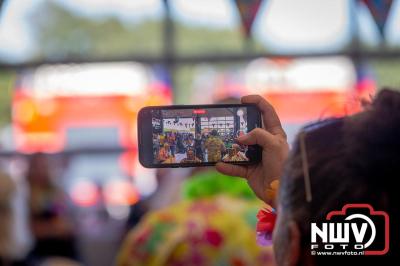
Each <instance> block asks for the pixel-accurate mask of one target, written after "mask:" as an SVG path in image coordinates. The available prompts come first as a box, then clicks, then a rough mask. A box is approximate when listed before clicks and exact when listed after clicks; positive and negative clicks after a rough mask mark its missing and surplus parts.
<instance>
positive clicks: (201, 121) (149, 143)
mask: <svg viewBox="0 0 400 266" xmlns="http://www.w3.org/2000/svg"><path fill="white" fill-rule="evenodd" d="M260 126H261V113H260V111H259V110H258V108H257V106H256V105H253V104H217V105H175V106H148V107H145V108H142V109H141V110H140V111H139V115H138V137H139V161H140V163H141V164H142V165H143V166H144V167H147V168H164V167H197V166H210V165H215V164H216V163H217V162H219V161H223V162H227V163H233V164H240V165H248V164H254V163H257V162H259V161H260V160H261V147H259V146H258V145H254V146H253V145H251V146H246V145H242V144H240V143H238V142H237V141H236V139H237V137H238V136H240V135H242V134H246V133H247V132H249V131H251V130H252V129H254V128H257V127H260Z"/></svg>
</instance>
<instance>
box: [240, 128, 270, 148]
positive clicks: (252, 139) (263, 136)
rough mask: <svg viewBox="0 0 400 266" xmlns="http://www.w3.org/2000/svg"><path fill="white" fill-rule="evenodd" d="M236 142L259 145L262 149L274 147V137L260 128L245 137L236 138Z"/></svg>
mask: <svg viewBox="0 0 400 266" xmlns="http://www.w3.org/2000/svg"><path fill="white" fill-rule="evenodd" d="M237 140H238V142H240V143H241V144H245V145H255V144H257V145H260V146H261V147H263V148H264V149H268V148H271V147H273V145H275V143H276V140H275V137H274V135H272V134H271V133H269V132H268V131H266V130H265V129H262V128H255V129H253V130H252V131H250V132H249V133H247V134H246V135H243V136H240V137H238V139H237Z"/></svg>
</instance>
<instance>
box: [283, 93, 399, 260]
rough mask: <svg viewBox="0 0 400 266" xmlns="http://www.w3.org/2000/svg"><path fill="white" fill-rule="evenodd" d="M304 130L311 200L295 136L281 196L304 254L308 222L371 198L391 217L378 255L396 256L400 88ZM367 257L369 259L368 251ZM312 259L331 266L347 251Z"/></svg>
mask: <svg viewBox="0 0 400 266" xmlns="http://www.w3.org/2000/svg"><path fill="white" fill-rule="evenodd" d="M304 132H305V133H304V134H305V139H304V141H305V146H306V151H307V159H308V163H309V175H310V181H311V191H312V201H311V202H310V203H308V202H306V195H305V182H304V175H303V169H302V158H301V154H300V144H299V140H297V141H296V142H295V145H294V147H293V150H292V153H291V155H290V157H289V160H288V162H287V164H286V167H285V172H284V176H283V178H282V182H281V187H280V196H279V201H280V204H281V206H282V209H284V210H285V212H286V213H288V215H290V218H291V219H293V220H295V221H296V222H297V224H298V225H299V228H300V231H301V235H302V240H301V242H302V254H303V255H305V254H310V253H309V248H310V243H311V242H310V226H311V222H317V223H318V222H325V221H326V220H325V217H326V215H327V213H328V212H330V211H333V210H341V209H342V207H343V206H344V205H345V204H348V203H369V204H371V205H372V206H373V207H374V209H375V210H380V211H385V212H387V213H388V214H389V217H390V250H389V253H388V256H386V257H382V256H378V257H379V258H378V260H379V261H380V260H382V259H385V258H388V257H393V256H397V257H398V256H399V254H398V253H399V247H400V244H399V236H400V232H399V228H398V227H399V225H400V223H399V215H400V208H399V205H400V197H399V196H400V192H399V187H398V186H397V185H396V184H398V179H399V178H400V93H398V92H395V91H391V90H382V91H381V92H380V93H379V95H378V96H377V98H376V99H375V101H374V102H373V104H372V105H371V106H370V107H369V108H368V110H366V111H364V112H362V113H359V114H357V115H354V116H349V117H345V118H342V119H337V120H333V121H331V122H329V123H327V124H325V125H324V126H321V127H319V128H317V127H316V128H314V129H313V130H310V131H309V132H307V131H306V130H305V131H304ZM366 257H367V259H368V262H370V260H371V257H372V256H366ZM312 259H314V260H315V264H316V265H332V263H337V259H341V260H342V259H349V256H343V257H335V258H333V256H313V257H312ZM359 259H360V256H357V261H361V260H359ZM372 259H374V258H372ZM391 259H393V258H391ZM382 265H385V264H382Z"/></svg>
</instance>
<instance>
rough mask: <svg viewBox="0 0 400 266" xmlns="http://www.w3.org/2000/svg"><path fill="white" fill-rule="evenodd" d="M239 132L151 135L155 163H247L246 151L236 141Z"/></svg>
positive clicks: (244, 147) (215, 131) (214, 131)
mask: <svg viewBox="0 0 400 266" xmlns="http://www.w3.org/2000/svg"><path fill="white" fill-rule="evenodd" d="M241 134H243V132H241V131H239V132H238V133H237V134H236V135H235V134H234V133H233V132H230V133H227V134H224V135H222V134H219V133H218V131H217V130H215V129H214V130H212V131H211V132H203V133H201V134H200V133H197V134H195V133H191V132H165V133H161V134H153V156H154V157H153V158H154V161H155V163H201V162H217V161H226V162H239V161H247V160H248V158H247V156H246V151H247V148H246V146H244V145H240V144H238V143H237V142H236V138H237V136H239V135H241Z"/></svg>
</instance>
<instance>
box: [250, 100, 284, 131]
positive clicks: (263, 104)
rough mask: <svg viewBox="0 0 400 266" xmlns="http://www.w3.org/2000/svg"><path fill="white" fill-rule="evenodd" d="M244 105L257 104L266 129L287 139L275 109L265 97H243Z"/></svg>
mask: <svg viewBox="0 0 400 266" xmlns="http://www.w3.org/2000/svg"><path fill="white" fill-rule="evenodd" d="M242 103H253V104H256V105H257V107H258V108H259V109H260V111H261V113H262V117H263V122H264V127H265V129H266V130H268V131H269V132H271V133H272V134H274V135H277V134H279V135H282V136H283V137H285V138H286V133H285V131H284V130H283V128H282V124H281V121H280V120H279V117H278V115H277V113H276V111H275V109H274V107H273V106H272V105H271V104H270V103H269V102H267V101H266V100H265V99H264V98H263V97H261V96H260V95H247V96H244V97H242Z"/></svg>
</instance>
